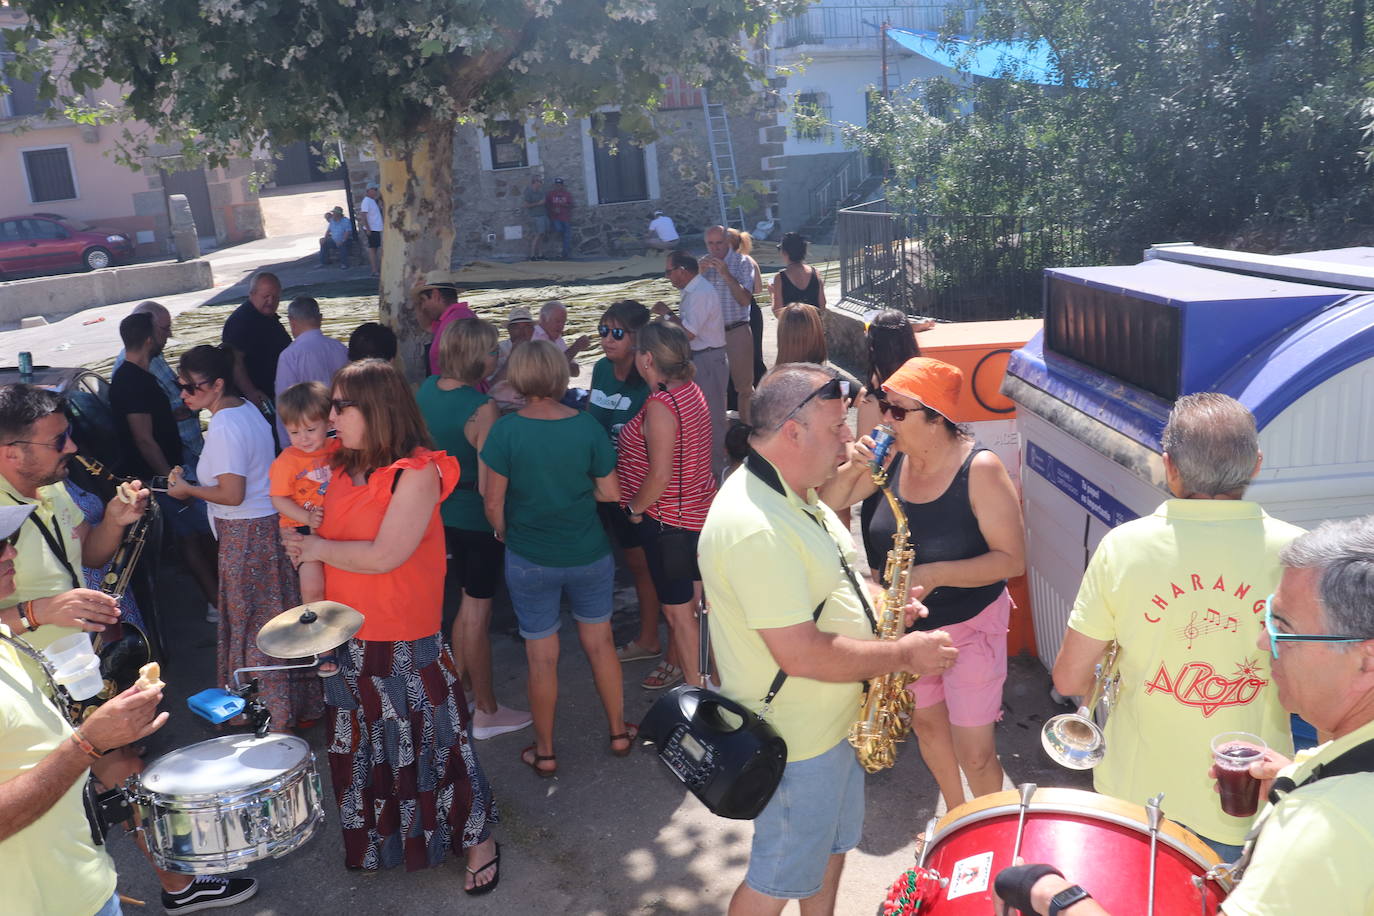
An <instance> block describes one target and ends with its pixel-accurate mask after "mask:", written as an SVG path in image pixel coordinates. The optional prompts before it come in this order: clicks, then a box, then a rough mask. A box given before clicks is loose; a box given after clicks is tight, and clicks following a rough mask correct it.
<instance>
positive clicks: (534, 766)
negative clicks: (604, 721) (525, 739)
mask: <svg viewBox="0 0 1374 916" xmlns="http://www.w3.org/2000/svg"><path fill="white" fill-rule="evenodd" d="M526 754H529V755H530V756H529V757H526V756H525V755H526ZM549 760H552V761H553V768H552V769H545V768H544V767H541V766H540V765H539V764H541V763H544V762H546V761H549ZM520 762H521V763H523V764H524V765H525V766H527V767H529V768H530V769H531V770H534V773H535V775H536V776H538V777H539V778H540V779H552V778H553V777H555V776H557V775H558V757H557V756H555V755H553V754H549V755H548V756H547V757H545V756H544V755H543V754H540V753H539V749H538V747H537V746H536V745H533V744H531V745H530V746H529V747H527V748H525V749H524V750H523V751H521V752H520ZM485 867H486V866H483V868H485ZM478 870H479V871H480V870H481V869H478Z"/></svg>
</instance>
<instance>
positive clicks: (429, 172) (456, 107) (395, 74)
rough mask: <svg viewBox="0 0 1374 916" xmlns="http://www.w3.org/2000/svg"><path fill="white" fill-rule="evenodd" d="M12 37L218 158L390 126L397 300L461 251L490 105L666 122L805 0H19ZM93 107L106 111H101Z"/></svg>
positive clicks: (530, 112)
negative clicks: (613, 113) (609, 110)
mask: <svg viewBox="0 0 1374 916" xmlns="http://www.w3.org/2000/svg"><path fill="white" fill-rule="evenodd" d="M11 5H14V6H17V7H18V9H19V10H20V11H21V12H23V13H24V14H26V15H27V17H28V23H27V26H25V27H23V28H19V29H14V30H11V32H10V34H9V35H8V36H7V38H8V40H9V43H10V45H11V47H12V48H13V49H16V50H20V51H23V52H24V53H25V54H26V55H27V58H28V60H29V61H30V63H31V64H32V65H33V66H34V67H35V68H36V69H38V70H46V71H48V72H50V74H51V79H50V81H49V84H48V86H47V90H46V91H47V92H48V93H49V95H56V96H57V97H59V98H64V100H65V101H66V102H67V103H68V104H69V105H70V104H74V103H79V101H80V94H81V92H82V90H84V89H86V88H89V87H92V86H95V85H99V84H100V83H102V82H103V81H105V80H112V81H114V82H116V83H120V84H123V85H125V86H127V87H128V89H129V91H128V95H127V98H126V100H125V102H126V109H125V111H123V112H119V113H117V114H118V115H119V116H130V117H133V118H137V119H139V120H142V121H144V122H146V123H148V124H149V125H151V126H152V128H153V131H154V134H153V135H152V136H149V137H132V136H130V137H126V142H127V146H126V150H125V152H126V155H128V156H130V157H131V158H137V156H138V155H139V154H140V152H141V151H142V150H143V149H145V148H146V147H147V145H149V144H150V143H158V144H166V143H174V144H181V145H184V146H185V147H186V148H187V149H188V150H194V151H195V152H196V153H197V154H199V155H202V156H204V157H206V158H209V159H210V160H211V161H212V162H213V161H216V160H217V159H222V158H223V157H226V156H234V155H247V154H251V153H252V152H253V151H254V150H255V149H256V148H257V147H258V144H260V143H261V142H263V141H265V140H267V139H269V138H270V139H271V141H272V142H273V143H275V144H278V145H280V144H284V143H290V142H292V141H294V140H301V139H314V140H321V139H324V140H328V139H332V138H335V137H341V138H343V139H345V140H354V141H362V140H371V141H375V142H376V144H377V150H378V159H379V163H380V166H381V179H382V184H383V187H382V196H383V199H384V200H385V202H386V205H387V214H386V222H387V227H386V232H385V234H384V239H383V250H384V255H383V268H382V302H381V306H382V313H383V315H384V316H386V317H387V318H388V319H390V321H391V323H392V324H393V325H395V326H396V327H397V328H398V329H399V330H400V331H401V332H402V336H403V339H404V338H406V337H411V338H413V337H414V336H416V334H417V333H418V332H417V331H416V329H415V328H414V321H413V317H412V316H411V315H410V309H409V308H408V307H407V306H408V302H407V291H408V290H409V288H410V285H411V284H412V283H413V282H414V280H415V279H416V278H417V277H418V275H419V274H421V273H423V272H424V271H426V270H430V269H433V268H435V267H447V266H448V264H449V258H450V255H451V251H452V242H453V225H452V178H453V175H452V167H451V159H452V134H453V129H454V126H455V125H456V124H458V123H461V122H463V121H464V120H468V119H481V118H482V117H484V116H487V115H490V116H516V117H519V116H531V117H535V118H537V119H542V120H544V121H548V122H556V121H561V120H563V119H565V118H567V117H568V116H570V115H572V116H576V115H583V114H587V113H590V112H593V111H595V110H596V109H597V108H598V107H600V106H619V107H620V109H621V112H622V115H621V119H620V126H621V128H622V129H624V130H627V131H629V132H631V133H632V134H634V135H636V136H638V137H641V138H647V137H649V136H651V135H652V132H653V125H652V112H653V110H654V107H655V105H656V103H657V100H658V98H659V96H660V94H661V93H662V92H663V78H664V77H665V76H667V75H669V74H677V75H680V76H682V77H683V78H685V79H686V80H687V81H689V82H692V83H694V84H696V85H703V84H707V83H709V84H710V85H711V88H712V90H713V96H718V97H721V98H724V97H725V96H726V95H728V94H729V93H730V92H743V91H747V90H748V87H749V86H750V79H751V78H752V77H753V76H755V75H756V73H755V68H754V65H753V64H752V63H751V60H750V57H749V55H748V53H747V51H748V48H749V45H750V43H751V42H752V41H753V39H755V38H757V37H758V36H759V34H760V31H761V30H762V29H763V28H764V26H766V25H767V24H768V23H769V22H770V21H771V20H772V19H773V17H775V16H779V15H788V14H790V13H792V12H795V11H796V10H798V9H799V8H800V7H802V6H804V5H805V0H782V2H778V0H710V2H700V0H405V2H398V0H199V2H195V0H12V4H11ZM88 116H90V115H89V114H88Z"/></svg>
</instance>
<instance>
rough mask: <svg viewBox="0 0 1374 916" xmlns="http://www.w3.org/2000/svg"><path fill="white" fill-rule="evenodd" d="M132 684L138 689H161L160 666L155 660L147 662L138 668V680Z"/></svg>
mask: <svg viewBox="0 0 1374 916" xmlns="http://www.w3.org/2000/svg"><path fill="white" fill-rule="evenodd" d="M134 686H136V687H138V689H140V690H161V689H162V687H163V683H162V666H161V665H159V664H158V663H157V662H149V663H148V664H146V665H144V666H143V667H142V668H139V669H138V680H137V681H134Z"/></svg>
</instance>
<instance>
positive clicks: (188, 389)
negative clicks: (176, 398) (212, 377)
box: [177, 382, 210, 394]
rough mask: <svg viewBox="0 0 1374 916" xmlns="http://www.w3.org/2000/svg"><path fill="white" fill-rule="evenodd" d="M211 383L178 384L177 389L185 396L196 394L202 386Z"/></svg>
mask: <svg viewBox="0 0 1374 916" xmlns="http://www.w3.org/2000/svg"><path fill="white" fill-rule="evenodd" d="M208 384H210V383H209V382H177V387H178V388H180V389H181V391H182V392H183V393H185V394H195V393H196V392H197V391H199V390H200V389H201V386H203V385H208Z"/></svg>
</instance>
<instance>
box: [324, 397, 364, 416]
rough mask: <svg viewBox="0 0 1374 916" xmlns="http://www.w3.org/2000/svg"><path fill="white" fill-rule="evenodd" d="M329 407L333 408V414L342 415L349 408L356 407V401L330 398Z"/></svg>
mask: <svg viewBox="0 0 1374 916" xmlns="http://www.w3.org/2000/svg"><path fill="white" fill-rule="evenodd" d="M329 406H330V407H332V408H334V412H335V413H343V412H344V411H345V410H347V409H348V408H350V407H357V406H358V402H357V401H350V400H348V399H346V398H330V399H329Z"/></svg>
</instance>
